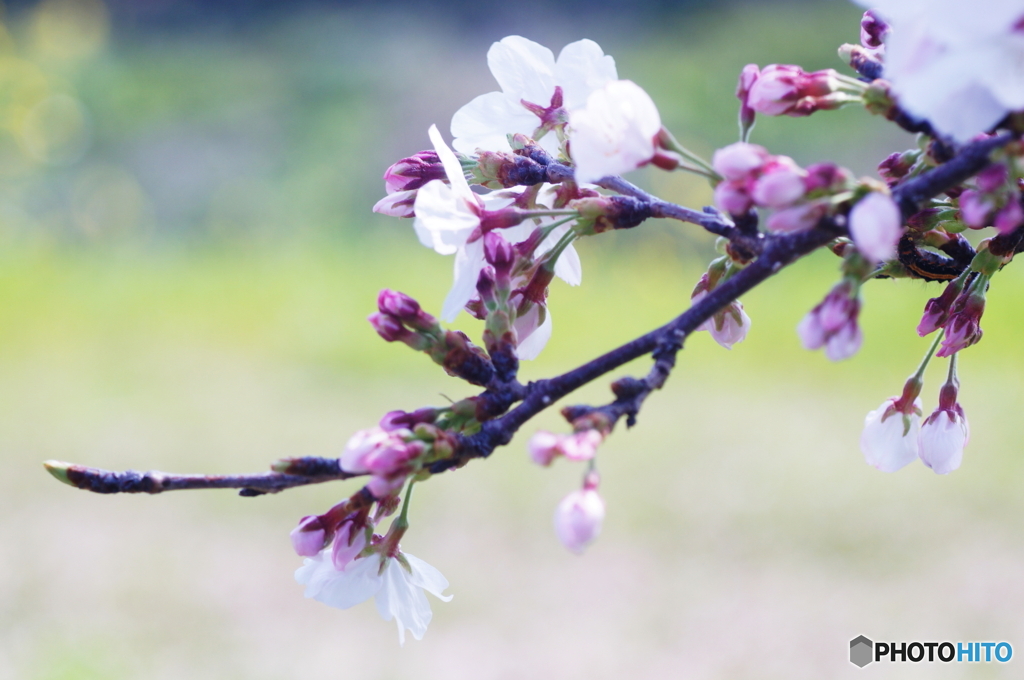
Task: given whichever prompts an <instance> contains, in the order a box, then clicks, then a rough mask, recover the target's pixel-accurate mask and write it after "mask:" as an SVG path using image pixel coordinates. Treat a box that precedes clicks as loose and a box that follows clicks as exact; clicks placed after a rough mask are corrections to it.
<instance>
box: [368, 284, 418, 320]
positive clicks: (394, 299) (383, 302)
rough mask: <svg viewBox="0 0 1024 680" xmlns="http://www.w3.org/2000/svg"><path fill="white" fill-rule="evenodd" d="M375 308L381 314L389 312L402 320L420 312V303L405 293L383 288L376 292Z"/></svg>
mask: <svg viewBox="0 0 1024 680" xmlns="http://www.w3.org/2000/svg"><path fill="white" fill-rule="evenodd" d="M377 309H379V310H380V312H381V314H390V315H392V316H395V317H398V318H399V319H400V320H404V318H405V317H415V316H416V315H417V314H419V313H420V303H418V302H416V300H414V299H413V298H411V297H409V296H408V295H406V294H405V293H400V292H398V291H397V290H390V289H388V288H385V289H384V290H382V291H381V292H380V293H378V294H377Z"/></svg>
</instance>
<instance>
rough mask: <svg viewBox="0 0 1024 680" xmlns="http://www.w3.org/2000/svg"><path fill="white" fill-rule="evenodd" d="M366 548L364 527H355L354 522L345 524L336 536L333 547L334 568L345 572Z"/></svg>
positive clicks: (332, 559)
mask: <svg viewBox="0 0 1024 680" xmlns="http://www.w3.org/2000/svg"><path fill="white" fill-rule="evenodd" d="M365 547H366V532H365V531H363V528H362V527H356V526H354V524H353V522H345V523H344V524H342V525H341V526H340V527H338V531H337V532H335V534H334V544H333V545H332V547H331V561H332V562H333V563H334V568H335V569H337V570H338V571H344V569H345V567H346V566H348V564H349V562H351V561H352V560H354V559H355V558H356V557H358V556H359V553H361V552H363V548H365Z"/></svg>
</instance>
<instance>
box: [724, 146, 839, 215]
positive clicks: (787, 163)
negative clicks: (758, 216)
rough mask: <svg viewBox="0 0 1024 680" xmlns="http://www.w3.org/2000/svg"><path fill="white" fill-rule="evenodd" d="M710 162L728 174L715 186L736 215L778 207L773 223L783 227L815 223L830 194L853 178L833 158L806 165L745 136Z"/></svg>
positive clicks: (826, 208)
mask: <svg viewBox="0 0 1024 680" xmlns="http://www.w3.org/2000/svg"><path fill="white" fill-rule="evenodd" d="M711 165H712V167H713V168H714V169H715V171H716V172H717V173H718V174H719V175H721V176H722V177H723V178H724V179H723V181H721V182H719V183H718V184H717V185H716V186H715V203H716V204H718V207H719V208H721V209H722V210H724V211H726V212H728V213H730V214H732V215H744V214H746V213H747V212H748V211H749V210H750V209H751V208H754V207H755V206H756V207H759V208H770V209H773V210H775V211H776V212H775V214H773V215H772V216H771V217H770V218H769V219H768V228H769V229H770V230H772V231H775V232H782V233H789V232H795V231H804V230H806V229H810V228H811V227H813V226H814V225H815V224H817V223H818V220H820V219H821V218H822V217H824V216H825V215H826V214H828V213H829V211H830V210H831V202H830V201H829V200H828V198H829V197H830V196H832V195H834V194H836V193H838V192H840V191H845V190H847V189H849V188H850V184H851V182H852V176H851V175H850V174H849V173H848V172H847V171H846V170H844V169H842V168H839V167H837V166H835V165H833V164H831V163H821V164H817V165H812V166H811V167H809V168H807V169H804V168H801V167H800V166H799V165H797V164H796V162H795V161H794V160H793V159H792V158H789V157H788V156H773V155H772V154H770V153H768V151H767V150H766V149H765V148H764V147H762V146H758V145H756V144H748V143H746V142H737V143H735V144H730V145H729V146H727V147H724V148H722V149H719V150H718V151H716V152H715V155H714V157H713V159H712V161H711Z"/></svg>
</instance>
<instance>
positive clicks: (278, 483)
mask: <svg viewBox="0 0 1024 680" xmlns="http://www.w3.org/2000/svg"><path fill="white" fill-rule="evenodd" d="M290 462H292V463H294V465H293V466H292V467H291V468H290V469H289V471H290V472H300V474H288V473H284V472H257V473H253V474H241V475H182V474H174V473H168V472H159V471H156V470H150V471H149V472H137V471H135V470H125V471H123V472H113V471H111V470H103V469H100V468H93V467H86V466H85V465H75V464H73V463H63V462H60V461H55V460H51V461H47V462H46V463H44V465H45V466H46V469H47V470H48V471H49V472H50V474H52V475H53V476H54V477H56V478H57V479H59V480H60V481H62V482H64V483H65V484H69V485H70V486H73V487H76V488H78V489H84V490H86V491H92V492H93V493H104V494H107V493H149V494H156V493H163V492H164V491H178V490H181V489H241V492H240V494H241V495H242V496H259V495H263V494H266V493H277V492H278V491H284V490H285V489H291V488H293V487H296V486H305V485H307V484H319V483H321V482H328V481H332V480H336V479H349V478H351V477H356V476H358V475H353V474H351V473H348V472H344V471H343V470H342V469H341V466H340V465H339V464H338V459H337V458H296V459H292V460H291V461H290Z"/></svg>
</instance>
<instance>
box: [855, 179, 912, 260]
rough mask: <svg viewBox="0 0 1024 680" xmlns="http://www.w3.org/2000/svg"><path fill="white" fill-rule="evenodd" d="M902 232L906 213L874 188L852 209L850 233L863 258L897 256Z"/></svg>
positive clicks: (888, 258) (879, 258) (892, 257)
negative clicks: (903, 213) (897, 246)
mask: <svg viewBox="0 0 1024 680" xmlns="http://www.w3.org/2000/svg"><path fill="white" fill-rule="evenodd" d="M902 235H903V215H902V213H901V212H900V209H899V206H897V205H896V202H895V201H894V200H892V198H890V197H889V196H887V195H885V194H882V193H879V192H877V191H872V192H871V193H869V194H868V195H867V196H865V197H864V198H862V199H860V200H859V201H857V204H856V205H855V206H853V209H852V210H851V211H850V236H852V237H853V242H854V244H855V245H856V246H857V250H859V251H860V253H861V254H862V255H864V257H866V258H868V259H869V260H872V261H874V262H884V261H886V260H892V259H894V258H895V257H896V244H897V243H898V242H899V240H900V236H902Z"/></svg>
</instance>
